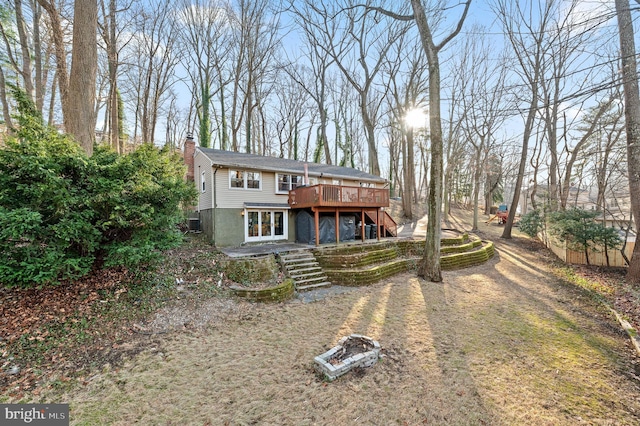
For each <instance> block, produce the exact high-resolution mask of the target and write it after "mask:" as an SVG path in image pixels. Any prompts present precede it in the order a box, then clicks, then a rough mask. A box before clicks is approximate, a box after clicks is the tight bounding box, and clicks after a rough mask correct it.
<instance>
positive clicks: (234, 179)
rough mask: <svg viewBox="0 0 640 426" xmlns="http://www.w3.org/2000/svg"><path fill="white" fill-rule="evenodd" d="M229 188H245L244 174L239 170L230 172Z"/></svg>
mask: <svg viewBox="0 0 640 426" xmlns="http://www.w3.org/2000/svg"><path fill="white" fill-rule="evenodd" d="M229 186H231V188H244V174H243V173H242V172H241V171H239V170H229Z"/></svg>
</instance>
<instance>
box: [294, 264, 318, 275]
mask: <svg viewBox="0 0 640 426" xmlns="http://www.w3.org/2000/svg"><path fill="white" fill-rule="evenodd" d="M287 271H289V275H294V274H295V275H304V274H305V273H315V272H322V268H321V267H320V266H319V265H317V264H316V265H315V266H312V267H310V268H296V269H289V268H287Z"/></svg>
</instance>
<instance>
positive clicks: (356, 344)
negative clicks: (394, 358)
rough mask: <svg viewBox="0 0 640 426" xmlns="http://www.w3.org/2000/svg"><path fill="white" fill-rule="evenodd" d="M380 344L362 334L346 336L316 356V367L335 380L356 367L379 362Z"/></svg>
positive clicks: (327, 377)
mask: <svg viewBox="0 0 640 426" xmlns="http://www.w3.org/2000/svg"><path fill="white" fill-rule="evenodd" d="M379 356H380V344H379V343H378V342H376V341H375V340H373V339H372V338H371V337H367V336H363V335H361V334H352V335H350V336H345V337H343V338H342V339H340V340H339V341H338V344H337V345H336V346H334V347H333V348H331V349H329V350H328V351H327V352H325V353H323V354H322V355H318V356H317V357H315V359H314V362H315V369H316V371H317V372H318V373H320V374H321V375H323V376H324V377H325V379H327V380H329V381H333V380H335V379H337V378H338V377H340V376H342V375H343V374H346V373H347V372H349V370H352V369H354V368H356V367H371V366H372V365H374V364H375V363H376V362H378V357H379Z"/></svg>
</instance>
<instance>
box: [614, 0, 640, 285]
mask: <svg viewBox="0 0 640 426" xmlns="http://www.w3.org/2000/svg"><path fill="white" fill-rule="evenodd" d="M615 5H616V13H617V16H618V29H619V33H620V54H621V56H622V78H623V80H622V85H623V88H624V102H625V113H624V116H625V122H626V130H627V167H628V169H629V192H630V194H631V212H632V214H633V218H634V220H635V225H636V229H640V93H639V92H638V71H637V63H636V47H635V41H634V30H633V21H632V20H631V11H630V9H629V0H616V1H615ZM627 280H628V281H630V282H632V283H640V244H637V243H636V245H635V247H634V248H633V256H632V257H631V263H630V264H629V270H628V271H627Z"/></svg>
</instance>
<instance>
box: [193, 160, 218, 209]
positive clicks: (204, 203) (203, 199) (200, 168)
mask: <svg viewBox="0 0 640 426" xmlns="http://www.w3.org/2000/svg"><path fill="white" fill-rule="evenodd" d="M193 169H194V170H193V180H194V184H195V186H196V189H197V190H198V211H200V210H206V209H210V208H213V195H212V189H213V185H212V184H211V182H212V168H211V160H209V158H207V156H206V155H203V154H202V153H201V152H199V151H197V150H196V154H195V156H194V159H193ZM203 172H204V177H205V179H206V182H205V192H202V183H201V179H202V173H203Z"/></svg>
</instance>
